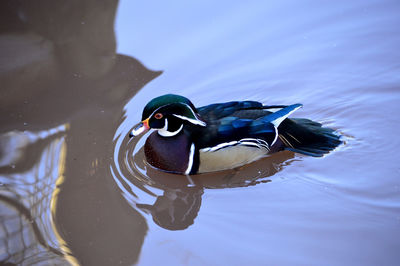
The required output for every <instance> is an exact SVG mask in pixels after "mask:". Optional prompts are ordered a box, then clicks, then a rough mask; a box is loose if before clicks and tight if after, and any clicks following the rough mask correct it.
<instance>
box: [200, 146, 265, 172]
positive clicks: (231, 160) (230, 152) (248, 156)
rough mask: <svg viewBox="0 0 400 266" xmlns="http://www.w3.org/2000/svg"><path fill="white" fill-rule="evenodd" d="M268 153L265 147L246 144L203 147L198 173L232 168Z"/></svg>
mask: <svg viewBox="0 0 400 266" xmlns="http://www.w3.org/2000/svg"><path fill="white" fill-rule="evenodd" d="M267 154H268V150H267V149H265V148H260V147H249V146H244V145H237V146H230V147H226V148H222V149H218V150H216V151H210V150H207V149H201V150H200V167H199V171H198V173H205V172H213V171H221V170H226V169H232V168H235V167H239V166H242V165H245V164H248V163H251V162H253V161H256V160H258V159H260V158H262V157H264V156H266V155H267Z"/></svg>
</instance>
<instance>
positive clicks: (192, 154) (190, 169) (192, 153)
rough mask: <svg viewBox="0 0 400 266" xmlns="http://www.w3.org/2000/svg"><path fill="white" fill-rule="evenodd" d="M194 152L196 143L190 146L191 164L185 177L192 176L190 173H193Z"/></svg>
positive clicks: (189, 163)
mask: <svg viewBox="0 0 400 266" xmlns="http://www.w3.org/2000/svg"><path fill="white" fill-rule="evenodd" d="M194 150H195V146H194V143H192V145H191V146H190V153H189V162H188V167H187V169H186V171H185V175H188V174H190V171H192V167H193V158H194Z"/></svg>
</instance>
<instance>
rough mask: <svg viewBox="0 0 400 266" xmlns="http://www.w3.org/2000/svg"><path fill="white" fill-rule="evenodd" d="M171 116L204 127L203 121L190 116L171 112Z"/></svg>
mask: <svg viewBox="0 0 400 266" xmlns="http://www.w3.org/2000/svg"><path fill="white" fill-rule="evenodd" d="M173 116H175V117H178V118H180V119H183V120H186V121H189V122H190V123H192V124H194V125H199V126H202V127H205V126H206V125H207V124H206V123H205V122H203V121H200V120H196V119H191V118H188V117H186V116H183V115H177V114H173Z"/></svg>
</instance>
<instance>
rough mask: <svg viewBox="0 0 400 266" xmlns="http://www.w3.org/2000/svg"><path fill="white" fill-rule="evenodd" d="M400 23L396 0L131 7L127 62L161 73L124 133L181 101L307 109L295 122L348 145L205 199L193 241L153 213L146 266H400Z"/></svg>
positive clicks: (124, 16)
mask: <svg viewBox="0 0 400 266" xmlns="http://www.w3.org/2000/svg"><path fill="white" fill-rule="evenodd" d="M399 12H400V4H399V2H397V1H352V2H348V1H334V2H317V1H268V2H264V1H252V2H250V3H232V2H231V1H222V2H221V1H219V2H218V3H215V2H212V1H208V2H204V1H203V2H201V3H195V4H193V3H192V4H185V3H182V2H180V1H173V2H168V3H167V2H166V3H157V4H154V3H147V4H145V3H131V2H130V1H122V2H121V3H120V6H119V9H118V17H117V21H116V33H117V40H118V42H117V43H118V46H117V47H118V48H117V50H118V52H119V53H122V54H127V55H130V56H135V57H136V58H138V59H139V60H141V61H142V62H143V63H144V64H145V65H146V66H147V67H149V68H151V69H154V70H162V71H163V73H162V75H161V76H160V77H158V78H157V79H155V80H154V81H152V82H150V83H149V84H147V85H146V86H145V87H144V88H143V89H142V90H141V91H140V92H139V93H138V94H137V95H136V96H135V97H133V98H132V100H131V101H130V102H129V103H128V104H127V105H126V112H127V118H126V120H125V121H124V122H123V123H122V125H121V127H120V129H119V131H118V132H117V134H119V133H121V134H126V132H129V130H130V128H131V127H132V126H133V125H134V124H135V123H136V122H138V121H139V120H140V118H141V110H142V108H143V107H144V105H145V104H146V103H147V102H148V101H149V100H150V99H152V98H153V97H155V96H158V95H161V94H165V93H176V94H182V95H185V96H186V97H188V98H190V99H191V100H192V101H193V102H194V104H195V105H196V106H202V105H206V104H209V103H213V102H224V101H229V100H245V99H252V100H257V101H262V102H264V103H267V104H292V103H297V102H300V103H303V104H304V108H303V109H302V110H300V111H299V112H298V113H296V114H295V115H294V116H297V117H308V118H312V119H314V120H317V121H320V122H322V123H324V124H325V125H327V126H330V127H333V128H335V129H338V130H339V132H341V133H342V134H343V135H344V140H345V141H346V144H345V145H344V146H342V147H340V148H338V149H337V150H336V151H334V152H333V153H331V154H330V155H328V156H326V157H324V158H321V159H318V158H309V157H304V156H300V155H296V156H295V159H294V160H293V159H292V161H290V159H289V161H290V164H288V165H285V166H284V167H282V169H281V170H280V171H278V172H277V173H276V174H274V175H272V176H270V177H268V178H267V179H269V180H271V182H267V183H260V184H257V185H255V186H249V187H237V188H229V189H205V191H204V194H203V195H202V203H201V208H200V211H199V213H198V216H197V218H196V219H195V220H194V224H193V225H191V226H189V227H188V228H187V229H186V230H183V231H169V230H165V229H162V228H161V227H160V226H158V225H156V224H155V223H154V222H152V221H151V216H148V221H149V220H150V221H149V223H148V224H149V232H148V234H147V236H146V239H145V242H144V245H143V247H142V252H141V255H140V259H139V264H141V265H154V264H160V263H163V262H165V261H168V262H169V263H170V264H188V265H204V264H210V265H216V264H219V265H221V264H232V265H243V264H253V265H261V264H262V265H265V264H267V265H299V264H300V265H377V264H384V265H397V264H398V263H399V261H400V256H399V254H398V252H397V251H398V250H399V248H400V241H399V240H398V237H396V236H397V235H399V233H400V203H399V199H400V168H399V166H398V165H399V159H398V158H399V157H398V154H397V153H398V152H397V150H398V148H399V144H400V143H399V139H398V137H397V133H396V132H398V131H399V126H398V125H399V118H398V117H399V116H398V115H399V114H400V112H399V111H400V108H399V105H398V103H399V100H400V87H399V85H400V75H399V74H400V63H399V62H400V53H399V52H398V47H400V34H399V27H398V25H400V16H399V15H398V14H399ZM141 145H143V143H142V144H141ZM139 146H140V144H139ZM117 148H118V147H117ZM120 148H121V147H120ZM166 178H168V177H166ZM261 179H262V178H261ZM137 190H139V189H137ZM155 193H156V194H157V195H160V194H162V191H158V190H156V191H155ZM137 201H138V202H142V203H147V204H152V202H153V201H154V199H153V197H150V196H149V194H146V193H145V195H141V196H139V198H138V199H137Z"/></svg>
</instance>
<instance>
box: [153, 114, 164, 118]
mask: <svg viewBox="0 0 400 266" xmlns="http://www.w3.org/2000/svg"><path fill="white" fill-rule="evenodd" d="M154 117H155V118H156V119H161V118H162V117H163V115H162V113H157V114H155V115H154Z"/></svg>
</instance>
